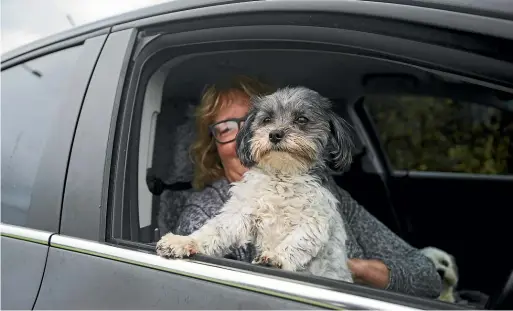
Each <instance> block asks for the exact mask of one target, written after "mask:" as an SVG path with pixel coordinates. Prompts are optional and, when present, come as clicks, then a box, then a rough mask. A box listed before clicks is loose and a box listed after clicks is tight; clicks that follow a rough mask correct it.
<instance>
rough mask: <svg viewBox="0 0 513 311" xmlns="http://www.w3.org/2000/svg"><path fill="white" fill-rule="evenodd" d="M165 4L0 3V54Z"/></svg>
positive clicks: (133, 0)
mask: <svg viewBox="0 0 513 311" xmlns="http://www.w3.org/2000/svg"><path fill="white" fill-rule="evenodd" d="M167 1H170V0H1V2H0V11H1V19H0V23H1V40H0V41H1V53H2V54H3V53H5V52H7V51H10V50H12V49H15V48H17V47H19V46H22V45H24V44H27V43H30V42H32V41H34V40H38V39H41V38H43V37H46V36H48V35H52V34H55V33H58V32H61V31H64V30H66V29H69V28H71V27H75V26H80V25H83V24H87V23H91V22H94V21H96V20H99V19H103V18H106V17H109V16H113V15H117V14H121V13H125V12H128V11H132V10H136V9H138V8H142V7H147V6H151V5H154V4H159V3H162V2H167ZM171 1H172V0H171Z"/></svg>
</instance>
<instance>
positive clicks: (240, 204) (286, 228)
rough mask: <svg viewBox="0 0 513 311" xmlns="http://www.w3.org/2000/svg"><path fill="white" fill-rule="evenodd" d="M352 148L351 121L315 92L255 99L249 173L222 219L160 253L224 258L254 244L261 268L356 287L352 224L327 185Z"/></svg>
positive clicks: (246, 141) (171, 239) (242, 152)
mask: <svg viewBox="0 0 513 311" xmlns="http://www.w3.org/2000/svg"><path fill="white" fill-rule="evenodd" d="M352 146H353V144H352V141H351V139H350V135H349V131H348V128H347V123H346V122H345V121H344V120H343V119H342V118H340V117H338V116H337V115H336V114H335V113H334V112H333V111H332V110H331V103H330V101H329V100H328V99H326V98H324V97H322V96H321V95H320V94H318V93H317V92H315V91H313V90H310V89H308V88H305V87H286V88H282V89H280V90H278V91H276V92H275V93H273V94H270V95H267V96H263V97H256V98H253V99H252V108H251V109H250V111H249V113H248V116H247V119H246V121H245V122H244V125H243V126H242V128H241V130H240V132H239V134H238V135H237V154H238V156H239V158H240V160H241V162H242V164H243V165H245V166H246V167H248V168H249V171H248V172H246V173H245V174H244V176H243V178H242V180H241V181H239V182H234V183H233V184H232V187H231V189H230V191H231V197H230V199H229V200H228V201H227V203H226V204H225V205H224V206H223V208H222V209H221V211H220V212H219V213H218V215H217V216H216V217H214V218H212V219H210V220H209V221H207V222H206V223H205V225H204V226H203V227H201V228H200V229H198V230H197V231H195V232H193V233H192V234H191V235H189V236H178V235H174V234H172V233H169V234H167V235H165V236H163V237H162V239H161V240H160V241H159V242H158V243H157V253H158V254H159V255H160V256H163V257H171V258H181V257H184V256H190V255H192V254H196V253H201V254H206V255H213V256H223V255H224V254H226V253H227V252H228V251H229V248H230V247H231V246H234V247H240V246H242V245H245V244H246V243H248V242H249V243H253V244H254V245H255V247H256V249H257V251H258V256H257V257H256V258H255V259H254V261H253V263H254V264H262V265H269V266H274V267H278V268H281V269H284V270H288V271H298V272H305V273H311V274H313V275H317V276H321V277H326V278H331V279H337V280H342V281H346V282H353V279H352V276H351V273H350V271H349V269H348V265H347V253H346V239H347V235H346V230H345V227H344V222H343V220H342V216H341V213H340V212H339V210H338V208H337V205H338V201H337V199H336V198H335V196H334V195H333V194H332V193H331V192H330V191H329V190H328V188H327V187H326V180H327V179H326V177H327V174H326V173H327V171H328V169H334V168H335V169H342V168H343V167H345V165H347V164H349V163H350V162H351V147H352Z"/></svg>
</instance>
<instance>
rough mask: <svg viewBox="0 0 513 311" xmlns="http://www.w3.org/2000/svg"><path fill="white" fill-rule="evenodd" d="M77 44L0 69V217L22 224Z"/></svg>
mask: <svg viewBox="0 0 513 311" xmlns="http://www.w3.org/2000/svg"><path fill="white" fill-rule="evenodd" d="M80 50H81V47H73V48H69V49H66V50H62V51H58V52H55V53H52V54H48V55H45V56H42V57H40V58H37V59H34V60H31V61H28V62H25V63H23V64H19V65H16V66H14V67H11V68H8V69H6V70H3V71H2V73H1V80H2V95H1V99H2V104H1V109H2V117H1V129H2V137H1V138H2V173H1V175H2V199H1V201H2V222H3V223H8V224H13V225H20V226H25V225H27V224H26V219H27V214H28V211H29V208H34V206H37V205H35V204H32V206H31V193H32V189H33V186H34V180H35V177H36V174H37V171H38V167H39V162H40V159H41V156H42V154H43V150H44V147H45V144H46V141H47V139H48V135H49V134H50V133H51V128H52V124H53V123H54V122H57V121H58V120H57V119H56V116H57V115H58V112H59V105H60V104H62V103H63V95H64V94H66V91H67V89H68V86H69V85H68V81H69V78H70V74H71V73H72V71H73V68H74V65H75V63H76V61H77V58H78V56H79V52H80Z"/></svg>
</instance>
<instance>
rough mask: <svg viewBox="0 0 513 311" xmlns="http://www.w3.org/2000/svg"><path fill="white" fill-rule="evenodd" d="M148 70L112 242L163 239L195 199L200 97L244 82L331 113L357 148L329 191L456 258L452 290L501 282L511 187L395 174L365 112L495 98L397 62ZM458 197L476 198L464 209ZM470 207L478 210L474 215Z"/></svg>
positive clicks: (331, 56)
mask: <svg viewBox="0 0 513 311" xmlns="http://www.w3.org/2000/svg"><path fill="white" fill-rule="evenodd" d="M159 53H161V54H160V55H162V53H163V52H162V51H160V52H159ZM161 58H162V57H161ZM148 66H149V67H152V66H153V67H152V70H151V74H149V75H148V78H147V82H146V83H140V85H143V87H141V89H140V90H139V92H140V93H141V94H142V95H140V98H141V99H142V103H141V105H140V109H139V110H135V111H136V115H137V116H138V117H137V118H134V120H137V122H136V123H134V124H138V129H137V127H136V129H137V130H136V133H135V134H134V133H132V134H134V135H135V136H133V139H132V143H133V148H134V150H136V152H137V154H135V155H133V158H132V159H131V162H130V163H131V164H132V167H131V168H132V171H131V172H130V175H131V176H137V177H136V178H135V177H134V178H135V180H132V182H131V183H128V184H129V185H132V186H131V187H133V188H131V189H132V190H134V191H132V193H131V194H130V195H129V197H130V204H126V206H127V207H126V208H125V206H124V207H123V210H122V212H121V215H114V216H113V217H120V218H121V219H122V224H123V225H122V226H123V228H124V229H123V230H121V231H120V233H119V235H120V236H119V237H118V238H121V239H123V240H127V241H131V242H137V243H142V244H146V245H147V246H148V248H147V249H149V250H151V249H152V247H153V245H155V243H156V242H157V241H158V239H159V238H160V237H161V236H162V235H164V234H165V233H167V232H173V230H174V229H175V227H176V224H177V221H178V218H179V216H180V213H181V212H182V207H183V205H184V202H185V200H186V199H187V196H188V195H189V194H190V193H191V192H192V191H194V190H193V189H192V186H191V181H192V176H193V165H192V162H191V160H190V157H189V154H188V148H189V147H190V145H191V143H192V141H193V139H194V109H195V107H196V105H197V104H198V103H199V100H200V96H201V93H202V91H203V90H204V88H205V86H206V85H209V84H211V83H217V82H219V81H224V80H225V79H228V78H230V77H232V76H234V75H237V74H244V75H247V76H252V77H256V78H259V79H261V80H262V81H265V82H267V83H269V84H271V85H273V86H275V87H282V86H287V85H303V86H307V87H309V88H311V89H314V90H316V91H318V92H319V93H321V94H322V95H323V96H326V97H327V98H329V99H330V100H331V101H332V102H333V103H334V110H335V111H336V112H337V113H338V114H339V115H341V116H342V117H343V118H344V119H345V120H346V121H348V123H349V124H350V126H351V129H352V132H353V133H352V134H353V139H354V142H355V149H354V150H353V158H354V160H353V163H352V165H351V166H350V167H349V168H348V169H346V171H344V172H342V173H338V174H334V178H335V180H336V182H337V184H338V185H339V186H341V187H342V188H344V189H345V190H347V191H348V192H349V193H350V194H351V195H352V196H353V197H354V198H355V199H356V200H357V201H358V202H359V203H360V204H361V205H362V206H364V207H365V208H366V209H367V210H368V211H369V212H370V213H371V214H373V215H374V216H375V217H376V218H378V219H379V220H380V221H381V222H383V223H384V224H386V225H387V226H388V227H389V228H390V229H391V230H392V231H394V232H395V233H396V234H397V235H399V236H400V237H402V238H403V239H405V240H406V241H407V242H408V243H410V244H411V245H413V246H415V247H418V248H423V247H427V246H434V247H440V248H441V249H443V250H445V251H446V252H448V253H449V254H451V255H452V256H454V257H455V259H456V262H457V265H458V269H459V271H458V272H459V276H460V280H459V283H458V289H461V290H472V291H475V292H477V293H480V294H483V295H485V296H487V295H491V294H492V293H494V291H495V290H496V289H497V288H500V287H502V286H503V285H504V282H505V281H506V280H507V278H508V277H509V275H510V271H511V262H513V257H512V255H509V254H508V251H507V250H505V249H503V248H502V249H501V246H503V244H502V243H503V242H501V241H502V240H501V239H502V238H503V237H504V238H506V235H505V230H506V228H507V224H506V221H505V219H507V216H505V206H506V205H507V203H505V202H507V201H502V200H506V199H507V194H508V192H507V190H506V188H507V187H510V186H511V181H510V180H503V179H500V178H496V179H493V178H492V177H488V176H484V177H483V176H477V177H476V176H473V177H472V176H465V175H458V176H457V177H454V176H451V175H450V174H445V175H444V174H439V175H436V174H434V175H433V176H429V177H426V176H416V175H414V174H408V172H406V173H404V172H403V174H402V175H401V174H399V175H398V174H394V172H392V170H391V169H390V167H389V166H388V165H387V163H388V162H387V161H388V160H387V159H386V155H385V154H384V152H383V151H382V149H381V148H382V145H381V142H380V141H379V137H378V135H377V134H376V133H375V132H374V130H375V127H374V126H373V122H372V118H371V117H370V116H369V113H368V111H367V109H366V107H365V99H366V96H370V95H372V96H374V97H376V96H380V95H402V94H414V95H418V96H434V97H444V98H452V99H460V100H472V101H474V102H478V103H480V104H483V105H488V106H490V107H496V108H498V109H508V108H507V107H508V106H507V101H506V100H504V99H501V98H500V97H499V96H498V93H497V92H495V91H494V90H491V89H487V88H484V87H481V86H477V85H472V84H469V83H468V82H464V81H460V80H458V79H455V78H453V77H448V76H445V75H442V74H438V73H436V72H433V71H428V70H423V69H421V68H418V67H414V66H409V65H406V64H401V63H398V62H393V61H388V60H385V59H378V58H373V57H367V56H362V55H356V54H343V53H333V52H327V51H323V50H321V49H319V50H317V51H316V50H312V49H308V50H306V49H305V50H300V49H261V48H259V49H245V50H226V51H214V52H208V53H207V52H205V53H189V54H187V55H183V56H177V57H173V56H171V54H170V56H169V57H167V58H164V60H162V59H161V60H160V61H159V62H158V64H154V65H148ZM136 109H137V108H136ZM474 177H475V178H474ZM135 187H136V188H135ZM135 189H137V190H136V191H135ZM465 189H473V190H475V191H476V192H475V194H474V195H473V197H470V198H468V196H467V195H466V192H467V191H468V190H465ZM486 193H487V195H485V194H486ZM492 195H493V198H492V199H490V200H488V201H486V200H485V199H486V198H488V197H489V196H492ZM485 202H488V203H485ZM510 202H511V201H510ZM478 203H482V204H484V205H482V206H486V209H487V210H486V211H485V212H483V210H482V208H481V210H480V206H479V204H478ZM163 205H171V206H172V207H173V208H172V209H171V210H172V211H173V212H172V213H168V214H162V213H160V210H161V207H162V206H163ZM479 227H481V229H477V228H479ZM480 238H482V239H483V241H485V242H479V239H480ZM491 254H494V255H493V256H492V255H491Z"/></svg>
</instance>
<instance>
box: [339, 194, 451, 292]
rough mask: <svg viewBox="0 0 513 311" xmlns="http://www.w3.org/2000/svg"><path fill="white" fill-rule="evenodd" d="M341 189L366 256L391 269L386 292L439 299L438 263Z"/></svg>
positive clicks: (342, 200)
mask: <svg viewBox="0 0 513 311" xmlns="http://www.w3.org/2000/svg"><path fill="white" fill-rule="evenodd" d="M338 190H339V200H340V201H341V204H342V208H343V209H345V212H346V213H345V214H346V216H345V217H346V218H347V221H348V224H349V226H350V227H351V230H352V232H353V233H354V235H355V237H356V239H357V241H358V243H359V244H360V245H361V247H362V248H363V250H364V253H365V256H366V257H367V258H368V259H377V260H380V261H382V262H383V263H384V264H385V265H386V266H387V268H388V270H389V282H388V285H387V286H386V289H391V290H394V291H398V292H402V293H405V294H409V295H414V296H422V297H427V298H436V297H438V295H439V294H440V291H441V280H440V277H439V276H438V273H437V272H436V269H435V266H434V264H433V263H432V262H431V261H430V260H429V259H428V258H427V257H425V256H424V255H422V254H421V253H420V251H419V250H418V249H416V248H414V247H412V246H410V245H409V244H408V243H406V242H405V241H404V240H402V239H401V238H400V237H398V236H397V235H396V234H395V233H393V232H392V231H391V230H390V229H388V228H387V227H386V226H385V225H384V224H383V223H381V222H380V221H379V220H378V219H376V218H375V217H374V216H373V215H371V214H370V213H369V212H368V211H367V210H365V209H364V208H363V207H362V206H361V205H360V204H358V202H356V200H354V199H353V198H352V197H351V196H350V194H349V193H348V192H347V191H345V190H343V189H340V188H339V189H338Z"/></svg>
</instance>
